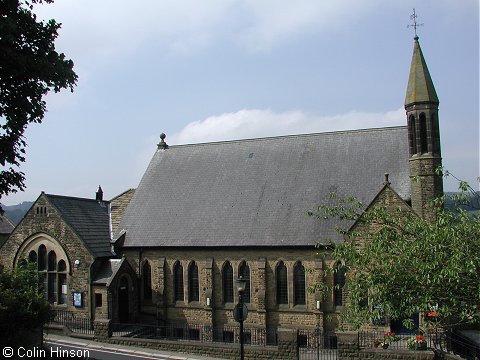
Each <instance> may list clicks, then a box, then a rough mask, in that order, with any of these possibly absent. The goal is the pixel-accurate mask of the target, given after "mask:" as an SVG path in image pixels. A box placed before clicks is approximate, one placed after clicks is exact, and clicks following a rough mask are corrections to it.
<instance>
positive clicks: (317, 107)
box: [1, 0, 480, 205]
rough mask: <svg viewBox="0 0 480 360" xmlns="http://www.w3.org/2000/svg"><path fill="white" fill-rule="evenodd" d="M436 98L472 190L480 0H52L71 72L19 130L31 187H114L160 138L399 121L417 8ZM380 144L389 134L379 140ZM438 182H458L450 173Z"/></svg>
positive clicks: (129, 179) (182, 140) (41, 9)
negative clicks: (73, 82)
mask: <svg viewBox="0 0 480 360" xmlns="http://www.w3.org/2000/svg"><path fill="white" fill-rule="evenodd" d="M413 8H415V9H416V14H417V16H418V18H417V21H418V23H419V24H422V26H419V27H418V29H417V32H418V36H419V37H420V45H421V47H422V50H423V54H424V56H425V58H426V61H427V64H428V67H429V70H430V74H431V76H432V79H433V82H434V84H435V88H436V90H437V94H438V97H439V99H440V107H439V118H440V129H441V140H442V156H443V164H444V166H445V168H446V169H447V170H448V171H450V172H451V173H452V174H454V175H455V176H456V177H458V178H460V179H462V180H466V181H468V182H469V183H470V184H471V185H473V186H474V187H475V188H478V176H479V135H480V134H479V3H478V0H415V1H413V0H388V1H385V0H335V1H332V0H295V1H291V0H290V1H287V0H202V1H198V0H138V1H135V2H131V1H119V0H102V1H94V0H56V1H55V3H54V4H45V5H39V6H37V8H36V12H37V13H38V14H39V17H40V18H43V19H49V18H54V19H56V20H57V21H58V22H60V23H62V28H61V30H60V35H59V38H58V39H57V42H56V44H57V51H59V52H64V53H65V54H66V56H67V58H71V59H72V60H73V61H74V63H75V66H74V70H75V71H76V73H77V74H78V76H79V80H78V84H77V86H76V88H75V90H74V92H73V93H71V92H70V91H68V90H64V91H62V92H60V93H58V94H54V93H53V94H49V95H48V96H47V98H46V101H47V109H48V112H47V113H46V116H45V119H44V121H43V123H42V124H32V125H30V126H29V128H28V129H27V131H26V134H25V137H26V141H27V144H28V147H27V156H26V162H25V163H23V164H22V166H21V170H22V171H23V172H24V173H25V176H26V186H27V188H26V190H25V191H24V192H18V193H16V194H13V195H9V196H7V197H5V198H3V199H1V202H2V203H3V204H5V205H13V204H17V203H20V202H23V201H33V200H35V199H36V198H37V197H38V196H39V195H40V193H41V191H45V192H46V193H50V194H61V195H67V196H76V197H86V198H93V197H94V196H95V191H96V190H97V188H98V186H99V185H101V186H102V189H103V191H104V198H105V199H111V198H113V197H115V196H116V195H118V194H120V193H122V192H123V191H125V190H127V189H129V188H135V187H137V186H138V183H139V182H140V179H141V177H142V175H143V173H144V171H145V170H146V168H147V166H148V163H149V161H150V160H151V158H152V156H153V154H154V152H155V150H156V148H157V143H158V142H159V140H160V139H159V135H160V134H161V133H162V132H163V133H165V134H166V135H167V136H166V139H165V141H166V142H167V143H168V144H169V145H175V144H187V143H201V142H210V141H222V140H233V139H244V138H256V137H265V136H278V135H290V134H302V133H312V132H325V131H336V130H347V129H363V128H372V127H384V126H397V125H405V124H406V116H405V110H404V100H405V92H406V86H407V81H408V73H409V68H410V62H411V57H412V52H413V37H414V30H413V28H411V27H410V28H408V27H407V25H408V24H411V23H412V21H411V19H410V15H411V14H412V12H413V10H412V9H413ZM386 146H388V144H386ZM444 186H445V190H447V191H454V190H456V188H457V183H456V182H455V181H453V179H452V178H449V179H446V182H445V185H444Z"/></svg>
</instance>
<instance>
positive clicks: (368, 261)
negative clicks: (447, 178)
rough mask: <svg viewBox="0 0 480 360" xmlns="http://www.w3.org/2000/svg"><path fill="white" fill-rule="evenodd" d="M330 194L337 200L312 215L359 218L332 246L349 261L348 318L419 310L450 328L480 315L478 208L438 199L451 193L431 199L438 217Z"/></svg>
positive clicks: (358, 320) (401, 315)
mask: <svg viewBox="0 0 480 360" xmlns="http://www.w3.org/2000/svg"><path fill="white" fill-rule="evenodd" d="M462 185H464V184H462ZM477 196H478V194H477ZM467 198H468V197H467ZM463 199H465V198H463ZM331 200H332V201H333V204H334V205H329V204H332V202H331V201H329V204H322V205H320V206H318V208H317V209H316V210H315V211H310V212H309V215H311V216H316V217H317V218H318V219H320V220H323V219H329V218H336V219H342V220H346V221H347V223H348V226H350V225H351V224H352V223H354V224H355V225H354V226H353V227H352V228H351V229H340V228H339V229H338V231H339V232H341V233H342V234H344V236H345V239H346V240H345V241H344V242H343V243H341V244H339V245H336V246H334V251H333V257H334V258H335V259H338V260H340V259H341V260H343V261H344V262H345V264H346V265H345V267H346V269H345V270H346V291H347V293H348V297H349V299H348V302H347V306H346V307H345V312H344V314H343V317H344V320H345V322H346V323H349V324H353V325H354V326H355V327H356V328H359V327H361V326H362V325H364V324H368V323H372V321H373V322H374V321H375V320H381V319H384V318H388V319H397V320H398V319H405V318H409V317H411V316H412V315H413V314H415V313H420V314H422V316H425V317H426V318H427V322H426V324H427V326H435V327H443V328H448V327H451V326H455V325H459V324H465V323H475V322H478V321H479V320H480V256H479V254H480V218H479V216H478V215H475V214H472V213H468V212H466V211H465V210H463V209H462V208H460V207H459V208H456V209H455V211H450V210H448V209H444V208H443V207H442V206H441V205H440V206H439V204H441V203H443V202H444V200H445V199H444V198H441V199H437V200H436V201H435V202H434V204H432V206H433V207H434V208H435V211H436V212H437V213H436V214H437V215H436V217H435V220H434V221H428V220H424V219H422V218H420V217H418V216H417V215H416V214H415V213H414V212H413V211H411V210H410V209H409V207H408V206H407V205H406V204H404V206H402V207H398V208H394V209H392V207H391V206H390V207H386V206H382V205H379V206H375V207H372V208H369V209H368V210H367V211H364V209H365V207H364V205H363V204H361V203H360V202H359V201H357V200H356V199H354V198H348V199H345V198H343V199H336V198H335V196H334V195H332V198H331ZM463 205H464V203H463ZM348 220H349V221H348ZM324 290H330V291H331V289H324ZM428 315H430V317H428ZM437 315H438V316H437ZM405 324H406V325H408V324H407V323H405ZM410 325H412V322H410Z"/></svg>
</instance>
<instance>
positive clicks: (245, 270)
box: [238, 261, 250, 303]
mask: <svg viewBox="0 0 480 360" xmlns="http://www.w3.org/2000/svg"><path fill="white" fill-rule="evenodd" d="M238 275H239V276H241V277H242V278H243V279H245V291H244V293H243V302H244V303H249V302H250V268H249V267H248V265H247V263H246V262H245V261H242V262H241V263H240V266H239V267H238Z"/></svg>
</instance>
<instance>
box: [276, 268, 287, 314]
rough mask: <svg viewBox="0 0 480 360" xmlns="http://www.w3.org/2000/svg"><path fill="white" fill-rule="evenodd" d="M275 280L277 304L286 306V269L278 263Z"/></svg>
mask: <svg viewBox="0 0 480 360" xmlns="http://www.w3.org/2000/svg"><path fill="white" fill-rule="evenodd" d="M275 277H276V279H277V304H288V283H287V267H286V266H285V264H284V263H283V261H280V262H279V263H278V265H277V269H276V270H275Z"/></svg>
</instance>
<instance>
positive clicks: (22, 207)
mask: <svg viewBox="0 0 480 360" xmlns="http://www.w3.org/2000/svg"><path fill="white" fill-rule="evenodd" d="M32 204H33V201H24V202H22V203H21V204H17V205H10V206H6V205H2V208H3V210H5V216H6V217H7V218H9V219H10V221H11V222H13V223H14V224H15V225H17V224H18V223H19V222H20V220H22V219H23V217H24V216H25V214H26V213H27V211H28V210H29V209H30V208H31V207H32Z"/></svg>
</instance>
